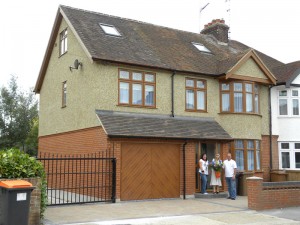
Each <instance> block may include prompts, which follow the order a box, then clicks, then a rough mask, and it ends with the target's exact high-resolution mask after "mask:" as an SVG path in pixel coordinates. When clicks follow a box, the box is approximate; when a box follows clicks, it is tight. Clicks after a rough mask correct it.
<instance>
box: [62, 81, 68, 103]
mask: <svg viewBox="0 0 300 225" xmlns="http://www.w3.org/2000/svg"><path fill="white" fill-rule="evenodd" d="M61 107H62V108H65V107H67V81H64V82H62V104H61Z"/></svg>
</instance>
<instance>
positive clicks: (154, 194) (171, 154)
mask: <svg viewBox="0 0 300 225" xmlns="http://www.w3.org/2000/svg"><path fill="white" fill-rule="evenodd" d="M179 196H180V146H179V145H174V144H137V143H126V144H122V161H121V199H122V200H139V199H155V198H178V197H179Z"/></svg>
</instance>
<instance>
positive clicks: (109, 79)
mask: <svg viewBox="0 0 300 225" xmlns="http://www.w3.org/2000/svg"><path fill="white" fill-rule="evenodd" d="M228 29H229V27H228V26H227V25H226V24H225V23H224V20H213V21H212V22H211V23H209V24H207V25H206V26H205V28H204V29H203V30H202V31H201V33H191V32H186V31H181V30H176V29H171V28H167V27H162V26H157V25H153V24H149V23H144V22H140V21H135V20H131V19H125V18H120V17H116V16H110V15H105V14H102V13H96V12H91V11H86V10H81V9H75V8H71V7H67V6H60V7H59V9H58V12H57V16H56V19H55V23H54V26H53V30H52V33H51V37H50V40H49V44H48V47H47V50H46V54H45V57H44V60H43V63H42V66H41V70H40V74H39V77H38V79H37V82H36V86H35V92H36V93H37V94H40V128H39V152H52V153H57V152H59V153H67V154H79V153H93V152H95V151H100V150H104V149H109V150H112V151H113V152H114V154H115V157H116V158H117V175H116V182H117V183H116V187H117V188H116V195H117V199H120V200H133V199H154V198H179V197H182V196H183V197H184V198H185V197H192V196H193V195H194V193H196V192H198V191H199V190H200V179H199V174H198V173H197V164H198V163H197V162H198V160H199V157H200V154H201V153H204V152H205V153H207V155H208V158H209V159H210V160H211V159H212V158H213V156H214V154H215V153H217V152H219V153H221V155H222V158H225V156H226V154H227V152H231V153H232V154H233V158H234V159H235V160H236V161H237V164H238V169H239V171H241V172H252V173H253V174H255V175H256V176H260V177H263V178H264V180H266V181H268V180H269V179H270V164H271V163H270V162H271V158H270V157H271V155H272V154H271V151H270V149H271V146H273V148H274V149H275V150H273V151H276V152H277V147H276V146H275V145H274V144H273V145H272V144H271V143H276V142H277V138H278V136H277V135H273V136H270V115H269V95H270V87H271V86H272V85H275V84H276V78H275V76H274V74H273V73H274V70H273V69H272V68H275V67H279V66H283V65H284V64H283V63H281V62H280V61H278V60H276V59H273V58H272V57H270V56H267V55H265V54H263V53H261V52H259V51H257V50H255V49H252V48H250V47H248V46H246V45H244V44H242V43H240V42H238V41H233V40H229V39H228ZM260 35H261V34H260ZM273 155H274V154H273Z"/></svg>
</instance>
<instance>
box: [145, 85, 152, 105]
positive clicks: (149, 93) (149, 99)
mask: <svg viewBox="0 0 300 225" xmlns="http://www.w3.org/2000/svg"><path fill="white" fill-rule="evenodd" d="M145 105H150V106H154V86H151V85H146V86H145Z"/></svg>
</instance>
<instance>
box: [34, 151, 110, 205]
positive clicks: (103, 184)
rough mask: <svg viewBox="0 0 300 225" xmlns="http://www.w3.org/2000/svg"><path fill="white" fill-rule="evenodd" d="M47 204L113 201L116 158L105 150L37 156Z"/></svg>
mask: <svg viewBox="0 0 300 225" xmlns="http://www.w3.org/2000/svg"><path fill="white" fill-rule="evenodd" d="M38 160H39V161H40V162H41V163H42V164H43V165H44V168H45V172H46V176H47V195H48V205H65V204H80V203H91V202H115V193H116V159H115V158H113V157H112V156H111V154H110V152H109V151H104V152H97V153H93V154H81V155H61V154H53V153H41V154H40V155H39V157H38Z"/></svg>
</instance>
